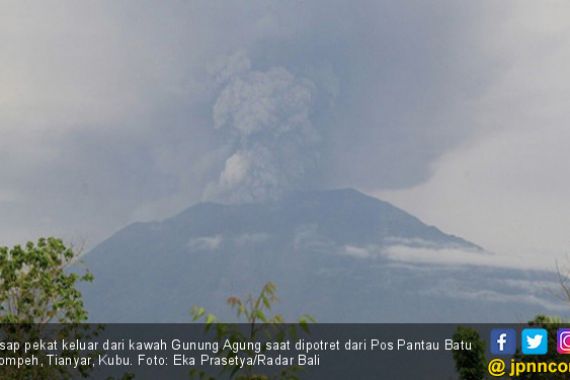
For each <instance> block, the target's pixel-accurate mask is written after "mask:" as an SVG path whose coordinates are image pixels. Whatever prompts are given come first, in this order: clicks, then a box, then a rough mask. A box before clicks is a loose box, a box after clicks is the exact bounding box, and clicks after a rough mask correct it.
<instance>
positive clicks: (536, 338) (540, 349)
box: [521, 329, 548, 355]
mask: <svg viewBox="0 0 570 380" xmlns="http://www.w3.org/2000/svg"><path fill="white" fill-rule="evenodd" d="M521 341H522V353H523V354H525V355H544V354H546V353H547V352H548V332H547V331H546V330H545V329H524V330H523V332H522V335H521Z"/></svg>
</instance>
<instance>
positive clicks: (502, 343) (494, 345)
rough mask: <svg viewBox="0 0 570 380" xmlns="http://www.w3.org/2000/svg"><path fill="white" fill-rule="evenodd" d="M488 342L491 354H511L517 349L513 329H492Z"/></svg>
mask: <svg viewBox="0 0 570 380" xmlns="http://www.w3.org/2000/svg"><path fill="white" fill-rule="evenodd" d="M569 343H570V340H569ZM490 344H491V349H490V351H491V354H493V355H513V354H514V353H515V351H516V350H517V334H516V332H515V330H513V329H493V330H491V341H490Z"/></svg>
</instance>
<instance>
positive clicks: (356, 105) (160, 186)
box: [0, 0, 569, 246]
mask: <svg viewBox="0 0 570 380" xmlns="http://www.w3.org/2000/svg"><path fill="white" fill-rule="evenodd" d="M567 13H568V12H567V9H566V6H565V5H557V6H553V7H543V6H540V5H532V4H530V3H521V2H508V1H506V2H500V3H493V4H489V3H480V2H470V3H469V4H461V5H458V4H457V2H455V1H451V0H445V1H443V2H439V3H438V4H437V5H433V4H427V3H425V2H421V1H414V2H413V3H411V4H410V3H406V2H388V1H386V2H384V1H380V2H378V1H364V2H363V3H362V4H360V5H359V6H358V7H354V6H353V4H352V3H351V2H348V1H340V0H332V1H326V2H324V1H314V2H272V1H269V2H268V1H260V0H253V1H237V2H232V3H228V4H225V5H224V7H220V6H219V5H217V4H216V3H215V2H211V1H201V0H198V1H192V2H176V3H166V2H161V3H156V2H148V1H142V2H140V1H136V2H135V1H130V0H126V1H122V2H112V1H99V2H92V3H85V2H76V1H63V2H62V1H60V2H52V1H42V2H31V3H30V2H17V1H15V2H3V3H2V4H1V5H0V45H1V46H2V49H1V50H0V62H1V70H0V84H1V86H2V89H3V90H2V93H1V94H0V132H1V133H0V162H1V163H2V164H1V165H0V178H2V181H1V182H0V193H1V194H7V196H6V195H3V199H4V202H3V203H0V214H2V215H8V214H10V215H12V217H11V218H10V221H6V220H3V221H0V224H1V225H2V226H1V227H2V228H0V241H2V242H5V243H12V242H17V241H21V240H25V239H34V238H35V237H37V236H38V235H44V234H47V233H49V234H56V235H58V236H62V237H65V238H68V239H71V240H75V239H80V240H83V239H86V240H87V241H88V245H91V246H92V245H93V244H95V243H97V242H98V241H100V240H102V239H103V238H105V237H107V236H108V235H109V234H111V233H112V232H114V231H115V230H117V229H119V228H121V227H122V226H124V225H126V224H128V223H130V222H133V221H137V220H157V219H162V218H164V217H166V216H169V215H172V214H174V213H176V212H179V211H180V210H182V209H184V208H185V207H187V206H189V205H191V204H193V203H195V202H197V201H200V200H201V199H203V198H204V195H206V196H207V197H210V198H216V199H225V200H230V201H241V200H253V199H260V198H271V197H274V196H277V195H278V194H279V193H280V192H281V191H286V190H287V189H293V188H299V187H321V188H322V187H340V186H342V187H345V186H350V187H356V188H360V189H364V190H370V191H373V192H376V191H380V190H385V189H387V188H389V189H401V188H404V187H410V186H416V185H418V184H420V183H422V182H423V181H426V180H428V179H429V178H430V176H431V174H432V172H433V171H435V170H437V166H438V165H439V164H440V162H441V161H439V159H440V158H441V157H442V155H444V154H445V153H448V152H450V151H452V150H453V149H454V148H457V147H461V149H463V145H461V144H463V143H465V142H466V141H470V142H471V143H473V141H476V140H477V139H479V138H481V137H482V135H484V134H487V133H489V131H491V133H496V132H495V131H496V130H499V129H504V128H505V127H507V126H508V125H507V124H511V123H512V124H515V123H517V122H518V120H514V119H511V118H510V115H508V113H507V116H505V115H504V113H502V112H501V109H503V110H509V112H510V110H523V111H526V110H531V109H533V108H534V107H529V105H532V104H535V105H536V104H544V108H543V110H542V111H541V113H540V114H536V115H527V116H530V117H529V118H526V116H525V118H524V119H526V121H525V120H522V121H523V122H528V121H529V120H533V122H534V124H535V125H540V126H541V127H542V126H543V125H545V124H547V123H546V122H545V121H548V120H553V119H554V118H555V117H556V118H559V119H561V118H562V117H563V114H564V112H565V109H566V108H563V107H561V106H560V105H558V101H560V100H561V99H565V95H564V94H565V91H566V88H565V83H566V82H567V81H565V80H564V78H565V72H566V67H567V66H568V65H567V49H566V46H565V44H566V41H565V40H564V39H563V38H561V37H560V36H563V35H565V32H567V28H566V24H567V20H568V19H569V18H568V17H566V16H567ZM164 20H168V22H164ZM529 46H530V47H529ZM235 52H237V53H235ZM228 57H229V58H228ZM537 73H538V74H537ZM525 86H533V87H534V88H535V89H536V90H537V91H536V92H535V93H529V92H525V90H524V89H525V88H526V87H525ZM513 94H514V95H515V96H512V95H513ZM496 96H498V97H496ZM543 100H548V102H546V101H544V102H543ZM550 111H552V112H550ZM510 113H515V112H510ZM517 113H518V112H517ZM520 114H521V115H522V114H523V113H520ZM552 133H555V132H554V131H552ZM545 149H546V150H548V147H545ZM299 151H301V152H299ZM525 151H526V150H525ZM434 162H438V163H437V164H436V165H435V166H433V163H434ZM450 183H452V182H450ZM206 187H208V190H207V191H205V190H204V189H205V188H206ZM231 194H234V195H231ZM14 195H17V196H16V197H15V196H14ZM537 197H539V195H537ZM6 201H9V202H6ZM497 203H499V202H497ZM440 205H441V204H440ZM447 211H449V210H447ZM86 216H88V217H86ZM422 216H423V214H422ZM424 219H426V220H430V218H424ZM441 219H443V218H441ZM464 219H465V218H464ZM500 219H501V218H498V220H499V221H500ZM431 220H432V221H433V223H434V224H437V225H440V223H436V219H431ZM437 221H439V219H437ZM487 224H488V225H490V223H487ZM449 225H451V227H452V228H446V229H447V230H449V231H453V232H456V233H457V234H460V235H463V236H466V237H470V238H472V240H474V241H476V242H478V243H481V244H482V245H485V246H492V244H488V243H487V241H482V240H481V241H480V240H478V239H476V238H475V237H478V236H479V235H471V234H461V233H460V232H463V231H464V230H466V228H463V227H461V230H460V231H458V230H455V224H453V223H452V222H450V221H449V220H447V221H445V220H444V223H443V225H442V226H443V227H445V226H449ZM457 226H465V225H464V224H462V223H457ZM501 231H503V232H504V231H505V230H504V229H502V230H501ZM537 233H538V232H537ZM545 236H546V235H545Z"/></svg>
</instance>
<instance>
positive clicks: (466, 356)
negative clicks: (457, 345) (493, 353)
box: [453, 326, 487, 380]
mask: <svg viewBox="0 0 570 380" xmlns="http://www.w3.org/2000/svg"><path fill="white" fill-rule="evenodd" d="M453 341H455V342H461V341H463V342H469V343H471V350H454V351H453V360H454V361H455V368H456V369H457V373H458V374H459V378H460V379H461V380H481V379H484V378H485V374H486V366H487V364H486V362H487V361H486V358H485V343H484V342H483V341H482V340H481V337H480V336H479V333H478V332H477V330H475V329H473V328H470V327H464V326H459V327H457V330H456V331H455V334H453Z"/></svg>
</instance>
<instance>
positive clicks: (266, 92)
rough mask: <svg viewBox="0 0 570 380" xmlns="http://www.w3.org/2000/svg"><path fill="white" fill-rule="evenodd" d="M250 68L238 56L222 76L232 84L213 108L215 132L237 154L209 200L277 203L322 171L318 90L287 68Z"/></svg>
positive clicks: (209, 192)
mask: <svg viewBox="0 0 570 380" xmlns="http://www.w3.org/2000/svg"><path fill="white" fill-rule="evenodd" d="M250 66H251V65H250V63H249V61H248V60H247V59H246V58H245V57H244V56H243V54H242V53H238V55H233V56H232V57H230V58H229V59H228V64H227V65H226V66H224V67H222V68H221V71H220V74H219V75H217V78H218V81H220V80H225V81H226V82H227V83H226V84H225V85H224V86H223V88H222V89H221V91H220V94H219V96H218V98H217V99H216V101H215V104H214V107H213V120H214V128H216V129H218V130H221V131H223V132H224V133H225V134H227V136H228V138H229V140H230V141H229V143H228V144H229V145H230V146H232V147H233V152H232V153H231V155H230V156H229V157H228V158H227V159H226V161H225V165H224V168H223V170H222V172H221V174H220V176H219V179H218V180H217V182H216V183H213V184H211V185H210V186H209V187H208V189H207V190H206V198H210V199H218V200H224V201H229V202H243V201H246V202H248V201H258V200H267V199H272V198H276V197H278V196H280V195H281V194H283V192H286V191H290V190H293V189H296V188H298V186H301V185H302V183H303V181H304V179H305V178H307V177H308V176H309V175H311V173H312V171H313V170H315V169H316V165H317V160H318V143H319V141H320V138H319V134H318V132H317V130H316V128H315V127H314V125H313V123H312V122H311V119H310V114H311V107H312V105H313V103H314V102H313V98H314V95H315V85H314V84H313V83H312V82H311V81H309V80H307V79H303V78H298V77H296V76H295V75H293V74H292V73H290V72H289V71H288V70H286V69H285V68H282V67H272V68H270V69H268V70H266V71H257V70H251V69H250ZM220 78H221V79H220Z"/></svg>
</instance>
